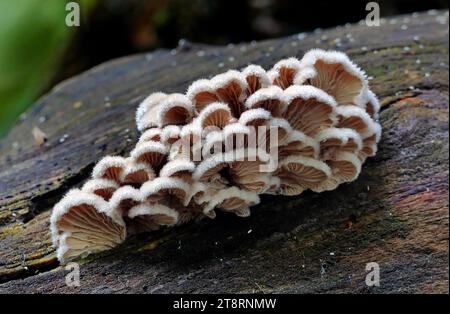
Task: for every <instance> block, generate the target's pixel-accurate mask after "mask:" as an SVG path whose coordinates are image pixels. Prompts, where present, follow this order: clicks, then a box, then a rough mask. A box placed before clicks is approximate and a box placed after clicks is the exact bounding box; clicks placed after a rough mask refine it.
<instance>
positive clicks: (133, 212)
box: [128, 203, 179, 225]
mask: <svg viewBox="0 0 450 314" xmlns="http://www.w3.org/2000/svg"><path fill="white" fill-rule="evenodd" d="M153 215H165V216H168V217H171V218H173V220H174V222H173V223H172V224H170V225H174V224H176V222H177V221H178V217H179V214H178V212H177V211H176V210H174V209H172V208H170V207H168V206H165V205H162V204H147V203H143V204H139V205H136V206H134V207H132V208H131V209H130V211H129V212H128V218H131V219H133V218H136V217H139V216H153Z"/></svg>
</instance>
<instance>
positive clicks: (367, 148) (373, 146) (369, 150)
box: [358, 122, 381, 162]
mask: <svg viewBox="0 0 450 314" xmlns="http://www.w3.org/2000/svg"><path fill="white" fill-rule="evenodd" d="M380 139H381V125H380V124H379V123H376V122H375V123H374V124H373V134H370V135H367V137H366V138H364V139H363V140H362V149H361V151H360V152H359V155H358V158H359V159H360V160H361V161H362V162H364V161H365V160H366V158H367V157H372V156H375V154H376V152H377V150H378V147H377V143H378V142H379V141H380Z"/></svg>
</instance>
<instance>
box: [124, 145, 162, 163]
mask: <svg viewBox="0 0 450 314" xmlns="http://www.w3.org/2000/svg"><path fill="white" fill-rule="evenodd" d="M145 153H159V154H162V155H167V154H168V153H169V150H168V148H167V146H166V145H164V144H161V143H159V142H153V141H148V142H143V143H139V144H138V145H136V147H135V148H134V149H133V150H132V151H131V153H130V156H131V157H132V158H133V159H134V160H137V159H138V158H139V157H140V156H141V155H143V154H145Z"/></svg>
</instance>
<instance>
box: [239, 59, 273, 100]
mask: <svg viewBox="0 0 450 314" xmlns="http://www.w3.org/2000/svg"><path fill="white" fill-rule="evenodd" d="M242 74H243V75H244V77H245V79H246V81H247V84H248V88H247V95H251V94H253V93H254V92H256V91H257V90H259V89H261V88H265V87H268V86H269V85H270V83H271V82H270V79H269V76H268V75H267V73H266V71H265V70H264V69H263V68H262V67H260V66H259V65H254V64H250V65H248V66H247V67H246V68H245V69H243V70H242Z"/></svg>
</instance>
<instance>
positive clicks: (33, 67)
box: [0, 0, 95, 137]
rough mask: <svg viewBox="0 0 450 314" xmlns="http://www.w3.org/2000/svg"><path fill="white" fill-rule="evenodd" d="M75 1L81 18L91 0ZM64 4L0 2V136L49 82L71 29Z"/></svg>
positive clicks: (50, 0) (25, 0) (24, 0)
mask: <svg viewBox="0 0 450 314" xmlns="http://www.w3.org/2000/svg"><path fill="white" fill-rule="evenodd" d="M78 2H79V3H80V9H81V14H82V17H83V14H85V11H86V10H87V9H88V8H90V7H91V6H92V5H93V4H94V2H95V1H92V0H84V1H83V0H82V1H78ZM65 6H66V1H64V0H45V1H43V0H14V1H0V137H1V136H3V135H4V134H6V132H7V130H8V129H9V128H10V127H11V126H12V125H13V124H14V123H15V121H16V120H17V118H18V116H19V115H20V114H21V113H22V112H23V111H24V110H25V109H26V108H28V106H29V105H30V104H31V103H33V101H35V100H36V98H37V97H38V96H39V95H40V94H41V93H42V92H43V90H44V89H46V88H48V87H49V84H50V83H51V80H52V78H53V75H54V74H55V72H56V70H57V67H58V65H59V62H60V60H61V57H62V55H63V53H64V48H65V47H66V46H67V45H68V43H69V40H70V37H71V33H72V32H73V28H71V27H67V26H66V23H65V18H66V14H67V13H68V12H67V11H66V9H65ZM81 21H82V19H81Z"/></svg>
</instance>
